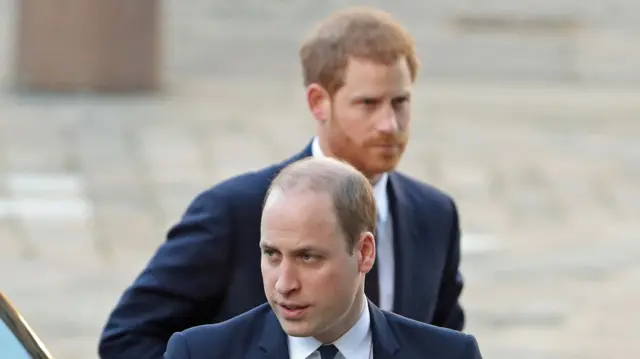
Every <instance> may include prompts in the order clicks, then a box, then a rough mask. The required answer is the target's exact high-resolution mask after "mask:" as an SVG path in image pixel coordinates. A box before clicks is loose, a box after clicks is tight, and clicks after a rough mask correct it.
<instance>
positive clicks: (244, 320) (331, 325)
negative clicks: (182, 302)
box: [165, 158, 481, 359]
mask: <svg viewBox="0 0 640 359" xmlns="http://www.w3.org/2000/svg"><path fill="white" fill-rule="evenodd" d="M376 217H377V212H376V200H375V197H374V193H373V188H372V187H371V184H370V183H369V180H368V179H367V178H366V177H364V176H363V175H362V174H361V173H360V172H359V171H358V170H356V169H355V168H353V167H351V166H350V165H348V164H346V163H344V162H340V161H338V160H335V159H327V158H324V159H323V158H311V159H303V160H300V161H298V162H295V163H293V164H292V165H290V166H288V167H286V168H285V169H284V170H282V172H280V174H279V175H278V176H277V177H276V178H275V180H274V181H273V183H272V185H271V187H270V189H269V191H268V193H267V198H266V200H265V206H264V211H263V215H262V228H261V239H260V249H261V253H262V256H261V260H260V262H261V271H262V279H263V282H264V292H265V294H266V296H267V300H268V304H263V305H261V306H259V307H258V308H255V309H252V310H250V311H248V312H247V313H244V314H242V315H240V316H238V317H235V318H233V319H231V320H229V321H226V322H223V323H218V324H209V325H203V326H199V327H195V328H191V329H188V330H185V331H183V332H179V333H176V334H174V335H173V336H172V337H171V338H170V340H169V343H168V345H167V351H166V353H165V359H218V358H219V359H223V358H224V359H226V358H237V359H241V358H246V359H259V358H279V359H283V358H290V359H370V358H375V359H387V358H389V359H390V358H397V359H419V358H428V359H480V358H481V354H480V350H479V348H478V344H477V342H476V340H475V338H474V337H473V336H471V335H467V334H463V333H460V332H457V331H453V330H450V329H445V328H439V327H436V326H432V325H429V324H424V323H420V322H417V321H413V320H411V319H407V318H405V317H402V316H399V315H396V314H393V313H390V312H384V311H381V310H380V309H378V308H377V307H376V306H375V305H374V304H373V303H369V301H368V300H367V298H366V296H365V288H366V284H365V275H366V274H367V273H369V272H370V271H371V270H372V269H373V267H374V263H375V261H376V241H375V238H374V233H375V228H376V222H377V218H376ZM245 250H251V248H246V249H245Z"/></svg>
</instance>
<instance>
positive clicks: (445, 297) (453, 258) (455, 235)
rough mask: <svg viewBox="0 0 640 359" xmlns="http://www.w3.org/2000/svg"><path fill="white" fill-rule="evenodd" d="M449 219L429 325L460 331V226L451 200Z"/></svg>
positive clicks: (461, 312)
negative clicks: (439, 277)
mask: <svg viewBox="0 0 640 359" xmlns="http://www.w3.org/2000/svg"><path fill="white" fill-rule="evenodd" d="M451 218H452V220H451V228H450V229H449V250H448V252H447V260H446V263H445V267H444V272H443V273H442V281H441V283H440V291H439V292H438V303H437V306H436V310H435V313H434V317H433V321H432V323H431V324H433V325H437V326H440V327H445V328H450V329H454V330H458V331H462V330H463V329H464V324H465V314H464V311H463V309H462V306H461V305H460V294H461V293H462V289H463V287H464V281H463V278H462V274H461V273H460V270H459V266H460V224H459V220H458V210H457V208H456V205H455V203H454V202H453V200H451Z"/></svg>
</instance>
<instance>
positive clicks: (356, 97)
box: [351, 91, 411, 101]
mask: <svg viewBox="0 0 640 359" xmlns="http://www.w3.org/2000/svg"><path fill="white" fill-rule="evenodd" d="M383 97H385V95H380V96H376V95H372V94H371V95H369V94H363V93H360V94H355V95H353V96H352V98H351V99H352V100H353V101H362V100H365V99H381V98H383ZM409 97H411V93H410V92H407V91H403V92H401V93H399V94H397V95H395V96H392V98H394V99H396V98H409Z"/></svg>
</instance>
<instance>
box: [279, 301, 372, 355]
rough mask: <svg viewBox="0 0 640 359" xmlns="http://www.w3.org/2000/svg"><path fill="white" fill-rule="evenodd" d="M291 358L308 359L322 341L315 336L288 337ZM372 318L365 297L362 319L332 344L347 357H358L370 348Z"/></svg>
mask: <svg viewBox="0 0 640 359" xmlns="http://www.w3.org/2000/svg"><path fill="white" fill-rule="evenodd" d="M288 340H289V350H290V353H291V359H307V358H308V357H309V356H310V355H311V354H312V353H313V352H315V351H316V350H317V349H318V348H319V347H320V346H321V345H322V343H321V342H320V341H318V340H317V339H316V338H313V337H292V336H289V337H288ZM370 341H371V318H370V314H369V303H368V302H367V300H366V299H365V306H364V310H363V311H362V315H361V316H360V319H358V321H357V322H356V324H355V325H354V326H353V327H351V329H349V331H347V332H346V333H345V334H344V335H343V336H341V337H340V338H339V339H338V340H336V341H335V342H333V343H332V344H333V345H335V346H336V348H338V350H339V351H340V353H341V354H342V356H343V357H344V358H345V359H351V358H358V357H359V356H360V353H361V352H362V350H368V349H369V348H370V346H371V345H370V343H369V342H370Z"/></svg>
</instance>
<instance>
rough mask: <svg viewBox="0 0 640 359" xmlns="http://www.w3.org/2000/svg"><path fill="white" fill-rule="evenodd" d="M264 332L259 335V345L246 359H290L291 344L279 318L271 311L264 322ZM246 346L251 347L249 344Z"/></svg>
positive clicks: (253, 347) (251, 349)
mask: <svg viewBox="0 0 640 359" xmlns="http://www.w3.org/2000/svg"><path fill="white" fill-rule="evenodd" d="M263 323H264V324H263V326H262V331H260V332H259V333H258V338H257V345H253V346H252V347H251V348H250V349H249V350H248V351H247V355H246V357H245V358H246V359H288V358H289V344H288V343H287V335H286V334H285V332H284V331H283V330H282V327H281V326H280V323H279V322H278V318H277V317H276V315H275V314H274V313H273V311H271V310H270V311H269V312H268V313H267V314H266V317H265V320H264V322H263ZM246 345H251V343H250V342H247V343H246Z"/></svg>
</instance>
